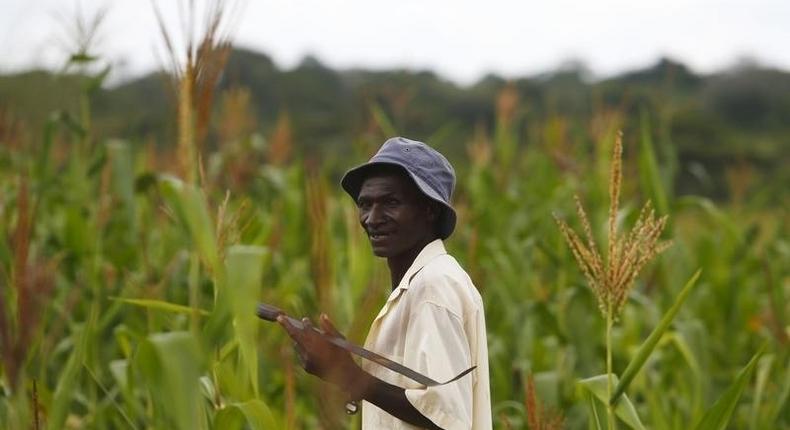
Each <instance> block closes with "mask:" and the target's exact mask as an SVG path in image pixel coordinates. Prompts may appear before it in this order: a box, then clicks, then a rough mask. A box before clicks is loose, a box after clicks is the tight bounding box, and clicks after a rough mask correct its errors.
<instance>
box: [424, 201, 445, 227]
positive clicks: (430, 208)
mask: <svg viewBox="0 0 790 430" xmlns="http://www.w3.org/2000/svg"><path fill="white" fill-rule="evenodd" d="M441 210H442V209H441V208H440V207H439V203H437V202H435V201H433V200H428V204H427V205H426V212H427V215H428V221H430V222H436V220H437V219H439V213H440V212H441Z"/></svg>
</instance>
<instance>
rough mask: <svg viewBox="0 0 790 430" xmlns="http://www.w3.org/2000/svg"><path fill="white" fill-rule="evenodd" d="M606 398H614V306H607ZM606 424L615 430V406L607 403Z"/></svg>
mask: <svg viewBox="0 0 790 430" xmlns="http://www.w3.org/2000/svg"><path fill="white" fill-rule="evenodd" d="M606 398H607V399H611V398H612V304H611V302H610V303H607V305H606ZM606 418H607V420H606V422H607V423H608V427H609V430H614V428H615V425H614V406H613V405H611V404H610V403H609V402H608V401H607V402H606Z"/></svg>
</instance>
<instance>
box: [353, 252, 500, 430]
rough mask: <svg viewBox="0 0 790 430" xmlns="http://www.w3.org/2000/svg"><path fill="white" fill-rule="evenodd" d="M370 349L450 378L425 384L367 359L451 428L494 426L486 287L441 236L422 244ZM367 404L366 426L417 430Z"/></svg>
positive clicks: (367, 429) (368, 429)
mask: <svg viewBox="0 0 790 430" xmlns="http://www.w3.org/2000/svg"><path fill="white" fill-rule="evenodd" d="M365 348H367V349H370V350H372V351H374V352H377V353H379V354H381V355H383V356H385V357H387V358H389V359H391V360H394V361H396V362H398V363H402V364H403V365H405V366H407V367H409V368H411V369H414V370H416V371H417V372H420V373H422V374H423V375H426V376H428V377H429V378H431V379H433V380H436V381H439V382H444V381H446V380H448V379H450V378H453V377H455V376H456V375H458V374H459V373H461V372H463V371H464V370H466V369H468V368H469V367H472V366H477V368H476V369H475V370H474V371H472V372H471V373H470V374H468V375H466V376H464V377H462V378H461V379H459V380H457V381H455V382H451V383H449V384H447V385H442V386H438V387H430V388H425V387H422V386H421V385H420V384H418V383H417V382H414V381H412V380H411V379H408V378H406V377H405V376H402V375H400V374H398V373H395V372H393V371H391V370H389V369H387V368H385V367H382V366H379V365H377V364H375V363H371V362H369V361H366V360H363V362H362V367H363V368H364V369H365V370H366V371H367V372H368V373H370V374H372V375H373V376H376V377H377V378H379V379H381V380H383V381H385V382H388V383H390V384H393V385H396V386H399V387H403V388H406V398H407V399H408V400H409V402H410V403H411V404H412V405H414V407H415V408H416V409H417V410H418V411H420V413H422V414H423V415H424V416H425V417H427V418H428V419H430V420H431V421H433V422H434V423H435V424H436V425H438V426H439V427H441V428H442V429H444V430H461V429H464V430H470V429H473V430H488V429H491V422H492V421H491V398H490V392H489V382H488V348H487V340H486V327H485V316H484V313H483V301H482V299H481V297H480V293H479V292H478V291H477V289H476V288H475V286H474V284H472V280H471V279H469V275H467V274H466V272H465V271H464V270H463V269H462V268H461V266H460V265H459V264H458V262H457V261H456V260H455V258H453V257H452V256H450V255H448V254H447V251H446V250H445V248H444V243H443V242H442V241H441V240H440V239H437V240H435V241H433V242H431V243H429V244H428V245H426V246H425V248H423V250H422V251H421V252H420V254H419V255H418V256H417V258H416V259H415V260H414V262H413V263H412V265H411V267H409V269H408V270H407V271H406V274H405V275H404V276H403V279H402V280H401V281H400V284H398V286H397V288H395V290H393V291H392V294H390V296H389V298H388V299H387V303H386V304H384V307H383V308H382V309H381V311H380V312H379V314H378V316H377V317H376V319H375V320H374V321H373V324H372V325H371V327H370V331H369V333H368V337H367V340H366V341H365ZM416 428H417V427H415V426H412V425H410V424H408V423H406V422H405V421H402V420H400V419H398V418H395V417H394V416H392V415H390V414H389V413H387V412H385V411H384V410H382V409H379V408H378V407H376V406H375V405H373V404H371V403H368V402H363V404H362V429H363V430H373V429H376V430H390V429H416Z"/></svg>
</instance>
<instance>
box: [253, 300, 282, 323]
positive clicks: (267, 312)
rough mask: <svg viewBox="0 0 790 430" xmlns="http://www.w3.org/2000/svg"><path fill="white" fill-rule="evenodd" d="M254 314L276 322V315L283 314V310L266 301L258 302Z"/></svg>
mask: <svg viewBox="0 0 790 430" xmlns="http://www.w3.org/2000/svg"><path fill="white" fill-rule="evenodd" d="M255 314H256V315H258V318H260V319H264V320H266V321H271V322H276V321H277V317H278V316H280V315H285V312H283V310H282V309H280V308H278V307H277V306H272V305H270V304H268V303H258V308H257V309H256V310H255Z"/></svg>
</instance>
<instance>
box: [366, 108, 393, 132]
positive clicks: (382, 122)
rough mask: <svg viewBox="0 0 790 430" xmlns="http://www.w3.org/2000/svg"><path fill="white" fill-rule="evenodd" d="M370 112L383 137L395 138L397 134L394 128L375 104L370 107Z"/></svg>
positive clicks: (382, 110)
mask: <svg viewBox="0 0 790 430" xmlns="http://www.w3.org/2000/svg"><path fill="white" fill-rule="evenodd" d="M370 112H371V113H372V114H373V119H374V120H375V121H376V124H378V126H379V128H380V129H381V132H382V134H384V136H397V135H398V132H397V131H395V126H393V125H392V121H390V119H389V117H388V116H387V113H386V112H384V109H382V108H381V106H379V105H378V104H376V103H372V104H371V105H370Z"/></svg>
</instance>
